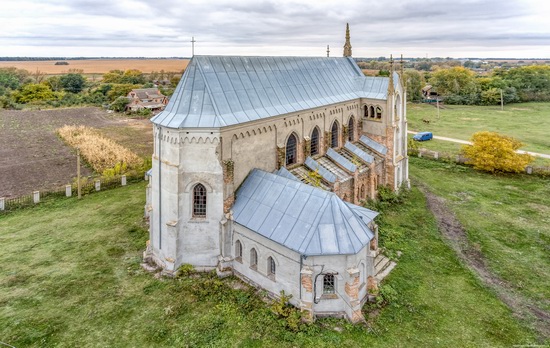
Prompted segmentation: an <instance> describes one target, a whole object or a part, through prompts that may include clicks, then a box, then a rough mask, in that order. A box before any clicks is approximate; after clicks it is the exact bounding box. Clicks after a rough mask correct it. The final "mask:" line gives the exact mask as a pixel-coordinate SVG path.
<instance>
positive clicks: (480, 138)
mask: <svg viewBox="0 0 550 348" xmlns="http://www.w3.org/2000/svg"><path fill="white" fill-rule="evenodd" d="M471 140H472V145H465V146H463V147H462V152H463V153H464V155H465V156H466V157H467V158H468V161H466V163H467V164H472V165H473V166H474V168H475V169H478V170H483V171H487V172H491V173H494V172H513V173H520V172H522V171H523V170H524V169H525V167H526V166H527V165H528V164H529V163H531V162H532V161H533V157H532V156H530V155H528V154H518V153H516V150H518V149H519V148H520V147H522V146H523V144H522V143H521V142H520V141H518V140H516V139H514V138H512V137H508V136H506V135H502V134H498V133H495V132H487V131H485V132H477V133H474V135H472V139H471Z"/></svg>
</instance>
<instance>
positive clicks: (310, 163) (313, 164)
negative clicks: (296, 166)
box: [304, 157, 337, 183]
mask: <svg viewBox="0 0 550 348" xmlns="http://www.w3.org/2000/svg"><path fill="white" fill-rule="evenodd" d="M304 164H305V165H306V167H308V168H309V169H311V170H313V171H315V170H317V171H318V172H319V174H321V176H322V177H323V179H325V180H326V181H328V182H330V183H335V182H336V179H337V178H336V175H334V174H333V173H331V172H330V171H329V170H328V169H326V168H325V167H323V166H322V165H320V164H319V163H317V161H316V160H314V159H313V158H311V157H308V158H306V161H305V162H304Z"/></svg>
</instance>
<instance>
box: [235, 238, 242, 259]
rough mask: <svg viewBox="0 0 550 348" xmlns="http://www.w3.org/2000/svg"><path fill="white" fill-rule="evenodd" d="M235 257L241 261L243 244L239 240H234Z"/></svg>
mask: <svg viewBox="0 0 550 348" xmlns="http://www.w3.org/2000/svg"><path fill="white" fill-rule="evenodd" d="M235 259H236V260H237V261H239V262H242V259H243V245H242V244H241V241H240V240H237V241H236V242H235Z"/></svg>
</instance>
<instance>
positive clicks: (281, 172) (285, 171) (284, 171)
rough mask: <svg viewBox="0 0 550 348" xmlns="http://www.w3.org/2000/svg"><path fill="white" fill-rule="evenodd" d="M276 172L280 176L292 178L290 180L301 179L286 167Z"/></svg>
mask: <svg viewBox="0 0 550 348" xmlns="http://www.w3.org/2000/svg"><path fill="white" fill-rule="evenodd" d="M275 174H277V175H279V176H282V177H285V178H287V179H290V180H296V181H300V179H298V178H297V177H296V176H295V175H294V174H292V173H291V172H289V171H288V169H286V168H285V167H281V168H279V170H277V171H276V172H275Z"/></svg>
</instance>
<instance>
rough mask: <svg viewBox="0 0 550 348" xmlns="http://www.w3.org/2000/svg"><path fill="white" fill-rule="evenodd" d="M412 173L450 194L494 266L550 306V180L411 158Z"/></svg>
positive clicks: (535, 299)
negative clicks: (486, 172) (480, 170)
mask: <svg viewBox="0 0 550 348" xmlns="http://www.w3.org/2000/svg"><path fill="white" fill-rule="evenodd" d="M410 168H411V170H410V175H411V176H412V177H413V178H415V179H417V180H420V181H422V182H424V183H425V184H427V185H428V186H429V187H430V189H431V190H432V191H433V192H434V193H435V194H437V195H439V196H442V197H444V198H445V199H446V200H447V202H448V204H449V205H450V208H451V209H452V210H453V211H454V212H455V213H456V215H457V217H458V219H459V220H460V222H461V223H462V224H463V226H464V227H465V229H466V231H467V234H468V238H469V241H470V243H471V246H473V247H474V248H477V249H478V250H480V251H481V252H482V253H483V255H484V256H485V257H486V259H487V261H488V266H489V267H490V269H491V270H492V271H493V272H494V273H496V274H497V275H498V276H499V277H501V278H502V279H504V280H506V281H507V282H508V283H509V284H510V285H511V286H512V287H513V288H514V289H515V290H517V291H518V292H519V293H520V294H522V295H523V296H525V297H527V298H528V299H529V300H530V301H531V302H532V303H534V304H536V305H537V306H539V307H540V308H542V309H545V310H547V311H548V310H550V300H549V299H550V181H549V180H548V179H544V178H539V177H536V176H527V175H491V174H485V173H481V172H477V171H474V170H473V169H471V168H468V167H464V166H457V165H451V164H445V163H441V162H436V161H429V160H422V159H416V158H411V167H410Z"/></svg>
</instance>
